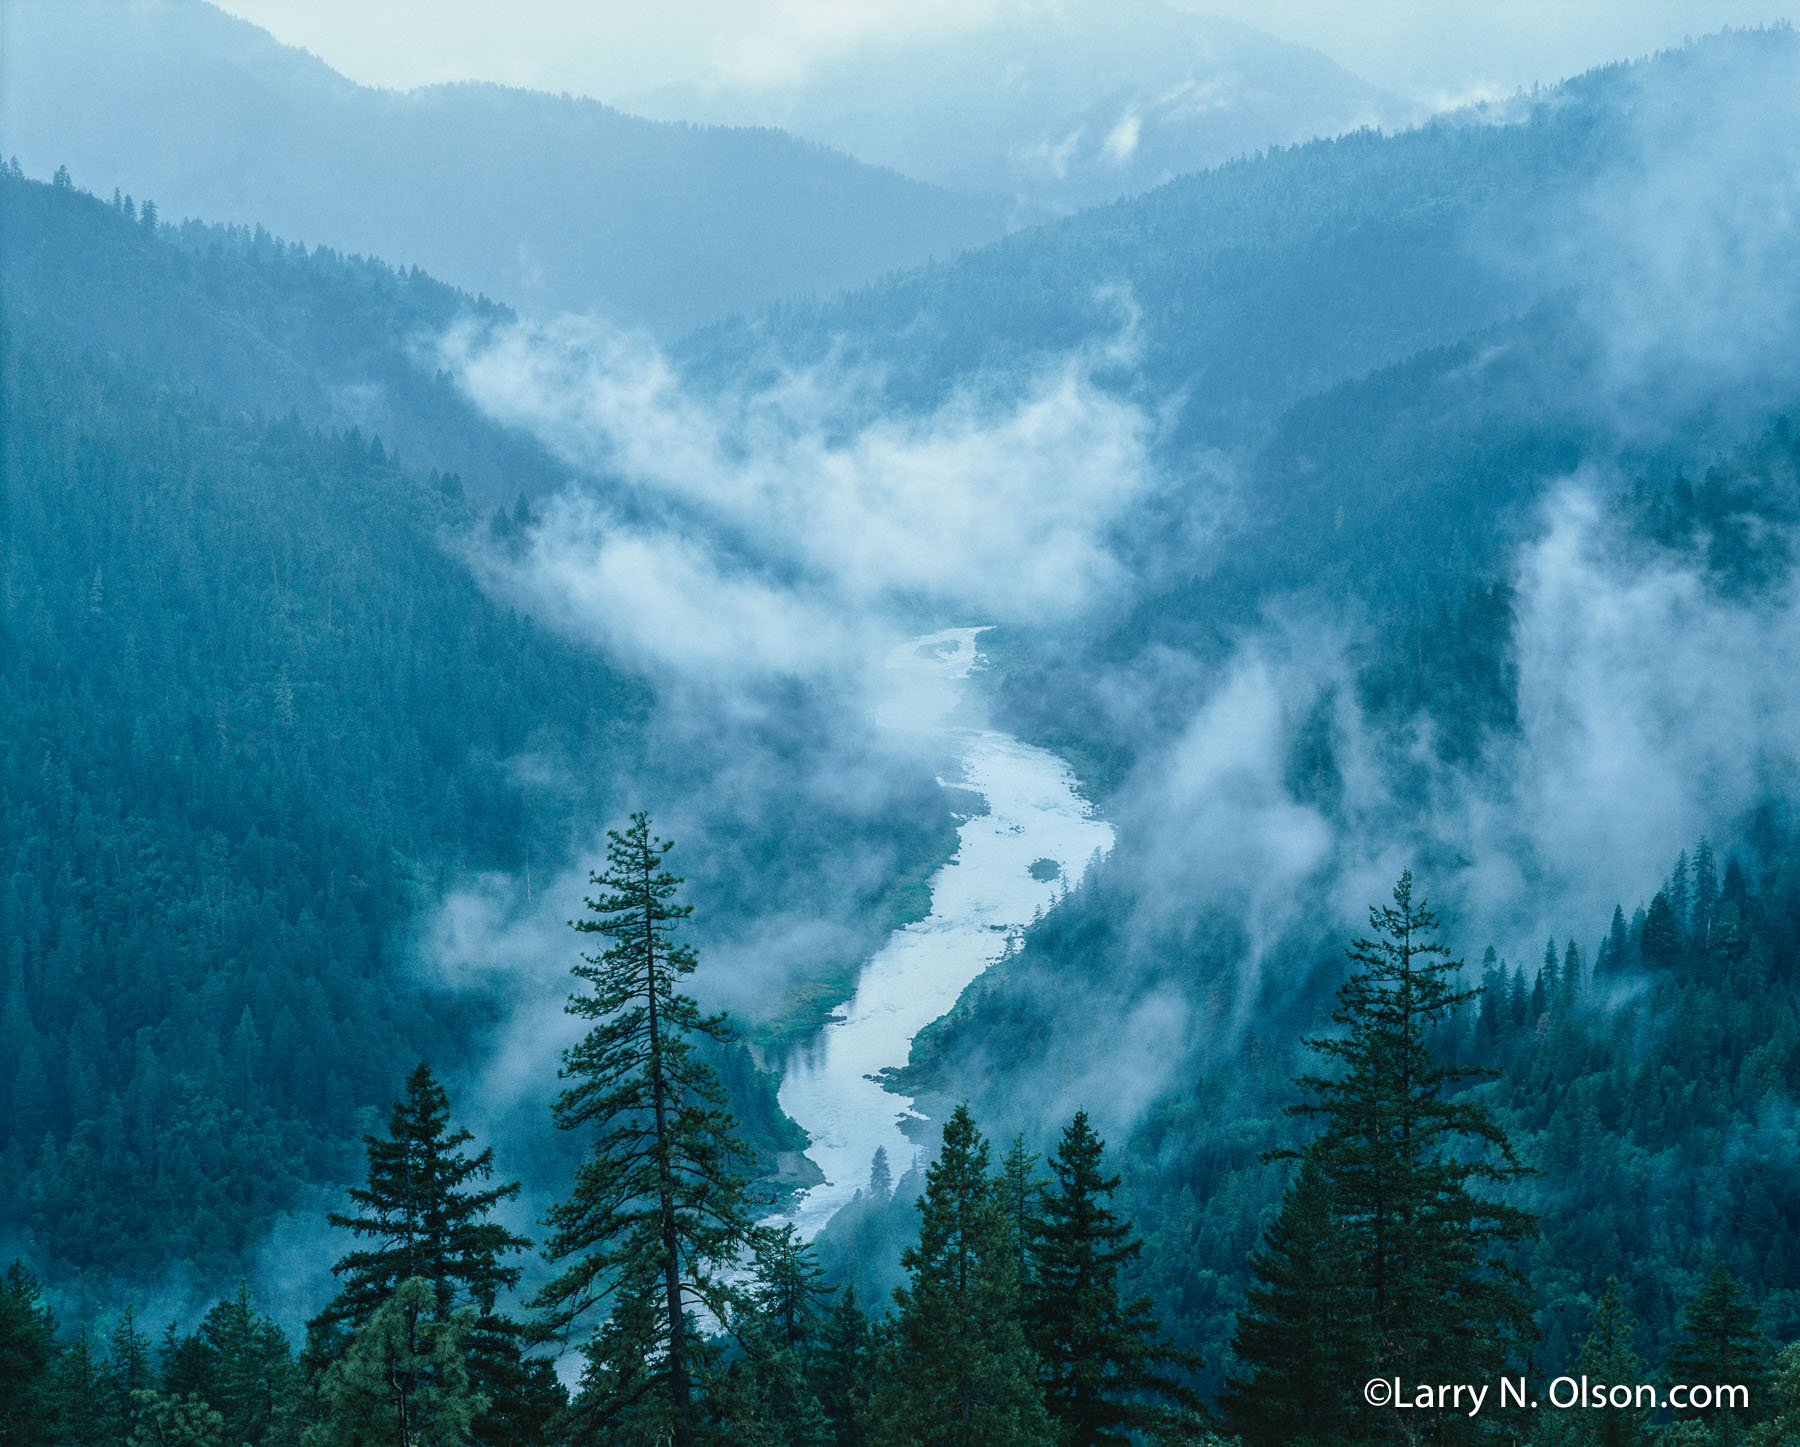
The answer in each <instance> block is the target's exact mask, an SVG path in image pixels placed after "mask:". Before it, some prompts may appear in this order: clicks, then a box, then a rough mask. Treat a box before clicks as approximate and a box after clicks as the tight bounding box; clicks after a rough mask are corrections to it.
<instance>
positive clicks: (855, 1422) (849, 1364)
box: [811, 1286, 875, 1447]
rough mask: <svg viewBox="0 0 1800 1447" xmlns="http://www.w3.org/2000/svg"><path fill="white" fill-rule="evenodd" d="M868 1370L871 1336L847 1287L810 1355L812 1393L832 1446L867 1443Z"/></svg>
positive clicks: (872, 1348) (872, 1355) (871, 1363)
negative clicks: (820, 1408)
mask: <svg viewBox="0 0 1800 1447" xmlns="http://www.w3.org/2000/svg"><path fill="white" fill-rule="evenodd" d="M874 1369H875V1334H874V1332H873V1331H872V1330H871V1329H870V1327H869V1318H868V1316H867V1315H866V1314H864V1312H863V1309H862V1308H861V1307H860V1306H858V1305H857V1304H856V1288H855V1287H854V1286H847V1287H845V1288H844V1292H843V1295H842V1296H840V1297H839V1298H838V1299H837V1300H836V1301H835V1302H833V1303H832V1307H831V1310H830V1311H829V1312H828V1313H827V1314H826V1317H825V1321H824V1323H823V1324H822V1325H821V1326H820V1328H819V1340H818V1346H817V1350H816V1351H814V1353H813V1357H812V1373H811V1375H812V1384H813V1393H814V1395H815V1396H817V1397H818V1399H819V1405H820V1406H821V1407H822V1408H823V1409H824V1412H825V1420H826V1422H827V1424H828V1425H829V1426H830V1429H831V1443H832V1447H865V1444H866V1443H867V1442H868V1440H869V1437H868V1425H869V1424H868V1421H867V1417H868V1408H869V1390H870V1384H871V1378H872V1376H873V1373H874Z"/></svg>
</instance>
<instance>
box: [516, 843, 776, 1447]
mask: <svg viewBox="0 0 1800 1447" xmlns="http://www.w3.org/2000/svg"><path fill="white" fill-rule="evenodd" d="M608 838H609V841H610V844H609V848H608V851H607V870H606V872H605V873H604V874H594V875H592V876H591V880H592V882H593V884H594V885H596V886H597V887H598V889H599V894H598V897H597V898H593V899H589V900H588V901H587V906H588V908H589V909H590V910H591V911H593V916H592V917H591V918H588V919H584V920H581V921H579V922H578V923H576V924H575V925H574V928H575V929H577V930H578V931H581V932H583V933H599V934H603V935H605V936H607V938H608V939H610V940H611V942H612V943H611V944H610V945H609V946H608V948H607V949H606V950H605V951H604V952H603V953H601V954H599V955H583V956H582V957H581V958H582V963H581V964H579V965H577V966H575V968H574V973H575V974H576V975H577V976H579V977H580V978H581V979H583V980H585V981H587V982H588V983H589V984H591V985H592V986H593V990H592V993H587V994H576V995H574V996H572V997H571V998H570V1000H569V1004H568V1009H569V1011H570V1013H572V1014H576V1015H580V1016H583V1017H584V1018H587V1019H590V1020H595V1021H597V1022H598V1023H596V1024H595V1025H594V1027H593V1028H592V1029H591V1030H590V1031H589V1032H588V1034H587V1035H586V1036H585V1037H584V1038H583V1039H582V1040H581V1041H580V1043H579V1044H577V1045H575V1046H573V1047H572V1048H570V1049H569V1050H568V1051H566V1052H564V1056H563V1070H562V1075H563V1078H564V1079H565V1080H569V1081H572V1082H573V1083H572V1084H571V1085H570V1086H569V1088H568V1089H566V1090H565V1091H564V1092H563V1093H562V1095H561V1096H559V1097H558V1098H557V1101H556V1104H555V1115H556V1122H557V1124H558V1125H559V1126H561V1127H562V1128H563V1129H565V1130H578V1129H583V1128H587V1129H592V1130H595V1131H596V1132H597V1135H596V1137H595V1139H594V1141H593V1143H592V1146H591V1149H590V1152H589V1155H588V1158H587V1159H586V1160H584V1161H583V1162H582V1164H581V1166H580V1168H579V1169H578V1171H577V1173H576V1178H575V1190H574V1194H573V1196H572V1197H571V1198H570V1199H569V1200H568V1201H566V1202H563V1203H561V1204H559V1205H557V1206H556V1207H554V1208H553V1209H552V1210H551V1212H550V1216H549V1221H550V1224H551V1225H552V1226H553V1227H554V1234H553V1236H552V1238H551V1240H550V1243H549V1246H548V1248H547V1254H548V1256H549V1257H550V1259H551V1260H553V1261H567V1262H569V1263H570V1264H569V1265H567V1266H566V1267H565V1269H564V1270H563V1272H562V1274H561V1275H559V1276H558V1277H557V1278H556V1279H555V1280H553V1281H552V1282H550V1283H549V1284H548V1285H547V1286H546V1287H544V1289H543V1290H542V1291H541V1292H539V1293H538V1296H537V1304H538V1305H539V1306H540V1307H541V1308H542V1309H543V1310H544V1312H545V1321H546V1325H547V1327H548V1328H550V1329H553V1330H564V1331H566V1330H567V1329H568V1328H570V1327H571V1326H572V1325H573V1324H574V1323H575V1322H576V1321H577V1320H578V1319H579V1318H581V1317H583V1316H584V1315H585V1314H587V1313H588V1312H590V1311H591V1310H594V1309H595V1308H598V1307H602V1306H607V1307H610V1314H609V1316H608V1317H607V1319H606V1320H605V1322H604V1323H603V1324H602V1326H601V1328H600V1329H599V1331H598V1332H596V1334H595V1335H594V1337H593V1338H591V1339H590V1342H589V1344H588V1348H587V1354H588V1370H587V1373H586V1374H585V1375H584V1378H583V1396H584V1397H585V1398H586V1399H587V1400H586V1401H585V1402H584V1403H583V1404H582V1411H583V1413H584V1414H585V1417H586V1419H587V1420H589V1421H593V1422H603V1421H610V1420H612V1418H613V1417H614V1416H615V1415H616V1414H617V1413H618V1412H621V1411H626V1410H630V1411H632V1412H634V1413H636V1414H637V1415H638V1416H640V1417H644V1418H645V1420H646V1421H648V1420H649V1418H648V1417H645V1412H646V1411H648V1412H649V1413H650V1415H651V1416H660V1418H661V1419H662V1421H663V1423H664V1424H666V1428H667V1430H668V1431H669V1433H670V1435H671V1436H672V1437H673V1439H674V1441H675V1443H676V1444H677V1447H690V1444H692V1443H693V1442H694V1440H695V1437H694V1430H695V1429H694V1422H695V1418H694V1411H693V1401H692V1399H693V1391H694V1385H693V1384H694V1375H695V1367H696V1354H697V1352H698V1351H699V1350H700V1349H701V1348H700V1346H699V1344H698V1342H697V1333H696V1332H695V1330H694V1327H693V1324H692V1321H691V1319H690V1311H691V1309H692V1308H694V1307H700V1308H703V1309H704V1310H706V1311H707V1312H708V1313H710V1314H711V1316H712V1317H713V1318H714V1319H715V1320H719V1321H725V1320H729V1319H730V1317H731V1315H732V1308H733V1307H734V1306H735V1305H736V1304H737V1292H736V1290H735V1288H733V1287H732V1286H731V1285H730V1284H729V1283H728V1281H727V1280H726V1279H725V1272H726V1271H727V1269H728V1268H730V1267H731V1266H732V1265H733V1264H734V1263H735V1261H736V1259H737V1254H738V1252H739V1250H740V1248H741V1247H742V1246H743V1245H744V1243H745V1241H746V1240H747V1239H748V1236H749V1230H750V1223H749V1220H748V1217H747V1215H746V1210H745V1182H744V1179H743V1177H742V1176H741V1175H740V1174H739V1173H738V1171H739V1167H740V1165H741V1163H742V1162H743V1161H744V1159H745V1150H744V1147H743V1146H742V1145H741V1144H740V1143H739V1142H738V1141H737V1140H736V1138H735V1137H734V1136H733V1134H732V1130H731V1122H730V1118H729V1116H727V1115H726V1113H725V1112H724V1110H723V1109H722V1108H721V1102H722V1099H723V1092H722V1091H721V1089H720V1087H719V1084H718V1080H717V1078H716V1077H715V1076H714V1074H713V1072H712V1070H711V1069H710V1068H709V1067H708V1066H707V1065H706V1064H705V1063H704V1062H703V1061H701V1060H700V1058H699V1057H698V1054H697V1052H696V1050H695V1047H694V1043H693V1040H692V1037H693V1036H696V1035H698V1036H702V1037H706V1038H710V1039H713V1040H721V1041H722V1040H726V1039H728V1038H729V1029H728V1026H727V1025H726V1022H725V1020H724V1017H723V1016H711V1017H708V1016H702V1015H701V1014H700V1011H699V1007H698V1006H697V1005H695V1003H694V1001H693V1000H692V999H691V998H690V997H688V996H686V995H683V994H681V993H680V992H679V991H678V990H677V988H676V986H677V983H678V982H679V980H680V979H681V977H682V976H684V975H687V974H689V973H691V972H692V971H693V969H694V966H695V957H694V952H693V950H692V949H691V948H690V947H688V946H687V945H685V944H680V943H677V942H676V940H675V939H674V937H673V930H674V927H675V926H676V925H677V924H678V923H679V922H680V921H681V920H683V919H685V918H686V917H687V915H688V913H689V909H688V906H686V905H677V904H675V903H673V900H674V897H675V892H676V889H677V887H678V886H679V885H680V883H681V881H680V880H679V879H677V878H676V877H675V876H674V875H671V874H669V873H668V872H667V871H665V870H664V869H663V867H662V864H663V859H664V856H665V855H666V854H667V852H668V850H669V849H670V848H671V845H670V844H669V843H668V841H666V840H658V839H656V838H654V837H653V836H652V834H651V832H650V820H649V816H648V815H646V814H643V813H637V814H634V815H632V817H631V824H630V827H629V828H628V829H627V830H626V831H625V832H624V833H623V834H620V833H618V832H617V831H609V834H608ZM646 1397H649V1398H652V1399H654V1400H653V1401H652V1402H650V1403H649V1404H648V1406H647V1407H646V1406H645V1404H644V1402H643V1399H644V1398H646ZM640 1409H642V1410H640ZM656 1430H661V1428H660V1427H658V1428H657V1429H656Z"/></svg>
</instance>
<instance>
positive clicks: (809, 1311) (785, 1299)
mask: <svg viewBox="0 0 1800 1447" xmlns="http://www.w3.org/2000/svg"><path fill="white" fill-rule="evenodd" d="M751 1255H752V1273H753V1276H754V1280H755V1285H754V1287H753V1288H752V1291H751V1299H752V1301H753V1303H754V1308H755V1312H756V1314H757V1315H758V1316H759V1317H761V1318H762V1319H763V1321H765V1322H766V1323H767V1324H768V1329H769V1330H770V1331H771V1332H772V1333H773V1334H774V1336H775V1338H776V1340H778V1341H779V1342H780V1343H781V1344H782V1345H783V1346H785V1347H787V1348H788V1349H789V1350H791V1351H794V1352H796V1353H799V1354H801V1355H802V1356H804V1355H805V1353H806V1349H807V1348H808V1347H809V1346H810V1344H811V1342H812V1339H813V1335H814V1333H815V1331H816V1330H817V1327H818V1319H819V1310H820V1308H819V1303H820V1300H821V1298H823V1297H825V1296H826V1295H827V1294H828V1292H827V1289H826V1287H825V1284H824V1281H825V1272H824V1269H823V1268H822V1267H821V1266H820V1265H819V1257H818V1253H817V1252H816V1251H814V1250H813V1247H812V1243H811V1242H810V1241H807V1240H805V1239H803V1238H802V1237H801V1235H800V1232H799V1230H798V1229H797V1228H796V1227H795V1225H794V1223H793V1222H792V1221H784V1222H782V1223H781V1225H779V1226H759V1227H757V1228H756V1229H755V1231H754V1232H753V1233H752V1235H751Z"/></svg>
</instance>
